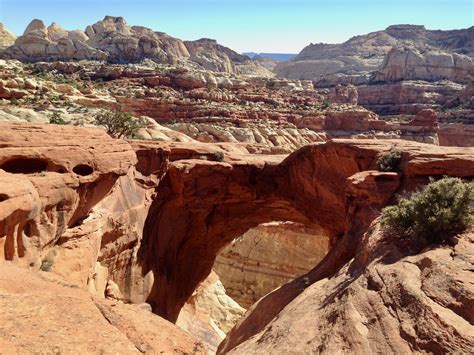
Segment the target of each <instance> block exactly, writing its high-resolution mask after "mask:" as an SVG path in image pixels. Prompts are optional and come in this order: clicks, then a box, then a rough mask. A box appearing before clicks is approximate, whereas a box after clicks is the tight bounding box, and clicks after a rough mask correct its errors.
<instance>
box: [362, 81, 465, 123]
mask: <svg viewBox="0 0 474 355" xmlns="http://www.w3.org/2000/svg"><path fill="white" fill-rule="evenodd" d="M463 89H464V85H462V84H458V83H453V82H449V81H448V82H435V83H428V82H424V81H419V80H417V81H413V80H408V81H401V82H397V83H379V84H376V85H361V86H358V87H357V92H358V104H359V105H361V106H363V107H366V108H367V109H369V110H372V111H374V112H377V113H378V114H380V115H400V114H411V115H413V114H416V113H417V112H418V111H419V110H422V109H426V108H432V109H440V108H442V107H443V106H444V105H446V104H447V103H448V102H450V101H452V100H455V99H456V98H457V97H458V96H459V94H460V93H461V92H462V91H463Z"/></svg>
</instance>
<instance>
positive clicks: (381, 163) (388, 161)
mask: <svg viewBox="0 0 474 355" xmlns="http://www.w3.org/2000/svg"><path fill="white" fill-rule="evenodd" d="M401 163H402V152H401V151H399V150H396V149H392V150H391V151H390V152H388V153H387V154H384V155H382V156H381V157H380V158H379V159H378V160H377V168H378V170H379V171H385V172H399V171H400V170H401V166H400V165H401Z"/></svg>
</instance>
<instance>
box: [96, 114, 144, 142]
mask: <svg viewBox="0 0 474 355" xmlns="http://www.w3.org/2000/svg"><path fill="white" fill-rule="evenodd" d="M94 123H95V124H96V125H98V126H103V127H105V129H106V130H107V133H108V134H109V135H110V136H112V137H114V138H123V137H129V138H133V137H134V136H136V135H137V134H138V130H139V129H140V128H143V127H145V126H146V120H145V119H143V118H135V117H133V116H132V115H131V114H130V113H128V112H118V111H108V110H104V111H102V112H99V113H98V114H97V115H96V116H95V120H94Z"/></svg>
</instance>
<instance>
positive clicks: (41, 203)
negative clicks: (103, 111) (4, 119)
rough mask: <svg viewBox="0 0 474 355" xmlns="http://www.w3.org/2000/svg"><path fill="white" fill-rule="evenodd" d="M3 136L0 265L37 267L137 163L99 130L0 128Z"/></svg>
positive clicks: (27, 126) (0, 142)
mask: <svg viewBox="0 0 474 355" xmlns="http://www.w3.org/2000/svg"><path fill="white" fill-rule="evenodd" d="M0 130H1V131H2V136H1V137H0V145H1V147H2V148H1V149H0V176H1V179H2V181H3V183H2V185H1V187H0V194H1V196H2V198H1V199H0V201H1V202H0V204H1V209H0V211H1V212H0V244H1V245H2V249H3V253H2V254H0V259H2V260H5V259H6V260H16V261H17V262H21V263H25V264H27V265H28V264H30V263H31V264H32V265H36V267H39V264H41V262H40V260H39V258H40V256H41V255H42V253H43V249H45V248H47V247H48V246H50V245H51V244H54V243H55V242H56V241H57V240H58V239H59V238H60V237H61V235H62V234H63V233H64V232H65V230H66V229H67V228H70V227H72V226H74V225H75V224H77V223H78V222H79V221H80V220H82V219H83V218H85V217H86V216H87V214H88V213H89V211H90V210H91V208H92V207H93V206H94V205H96V204H97V203H98V202H99V201H100V200H101V199H103V198H104V197H105V196H106V195H107V193H108V192H109V191H110V189H111V188H112V186H113V185H114V184H115V182H116V180H117V178H118V177H119V176H120V175H125V174H126V173H127V171H128V170H129V169H130V167H131V166H133V164H135V162H136V157H135V154H134V153H133V151H132V149H131V147H130V145H129V144H128V143H126V142H124V141H119V140H113V139H112V138H110V137H109V136H108V135H106V134H105V132H104V131H101V130H98V129H85V128H72V127H64V126H57V125H32V124H14V123H13V124H12V123H0ZM38 263H39V264H38Z"/></svg>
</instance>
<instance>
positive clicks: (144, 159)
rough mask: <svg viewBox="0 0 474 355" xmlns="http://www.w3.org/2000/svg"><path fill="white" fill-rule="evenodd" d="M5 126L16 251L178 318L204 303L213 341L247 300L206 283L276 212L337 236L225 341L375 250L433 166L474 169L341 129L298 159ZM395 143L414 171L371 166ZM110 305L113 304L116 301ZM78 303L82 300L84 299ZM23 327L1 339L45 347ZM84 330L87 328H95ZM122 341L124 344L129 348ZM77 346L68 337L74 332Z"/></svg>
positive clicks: (2, 175) (5, 207) (466, 156)
mask: <svg viewBox="0 0 474 355" xmlns="http://www.w3.org/2000/svg"><path fill="white" fill-rule="evenodd" d="M432 118H433V117H432V116H431V115H429V114H428V113H426V115H424V116H420V117H418V121H423V122H425V123H429V124H431V123H433V120H432ZM0 128H1V130H2V133H5V134H4V135H2V137H1V141H0V143H1V145H0V146H1V148H0V179H1V180H2V182H1V184H0V211H1V215H0V243H1V248H2V249H1V250H2V256H1V258H2V260H7V261H11V262H12V263H14V264H16V265H18V266H21V267H24V268H29V269H31V270H33V271H36V272H40V271H39V270H44V271H50V272H51V273H53V274H59V275H62V276H63V277H64V278H65V279H66V280H67V284H68V285H73V286H75V287H78V288H80V289H81V290H84V289H87V290H88V291H89V292H90V293H92V294H94V295H96V297H97V299H103V298H108V299H115V300H123V301H125V302H133V303H138V304H140V303H143V302H144V301H146V302H148V303H149V304H150V305H151V307H152V309H153V311H154V312H155V313H156V314H158V315H160V316H163V317H165V318H166V319H168V320H172V321H176V319H177V318H178V315H179V313H180V311H181V310H182V308H183V306H184V305H185V304H186V303H187V302H188V306H191V307H190V310H191V311H190V312H191V314H193V312H194V311H193V307H194V309H195V310H199V309H201V311H200V312H194V316H195V319H199V320H200V321H201V323H200V324H202V327H201V328H199V327H194V328H193V330H191V328H189V327H188V328H187V329H189V331H190V332H195V334H199V333H200V335H199V336H200V337H201V338H202V339H203V340H204V341H205V342H206V343H207V345H208V347H209V346H212V343H211V341H209V340H210V338H209V337H210V336H216V334H217V335H219V334H220V335H221V336H222V333H219V331H218V329H219V328H220V329H221V330H224V329H226V330H227V329H229V328H230V326H231V324H232V322H234V321H235V318H234V317H232V319H230V318H227V317H226V316H224V315H223V314H225V312H224V313H222V311H223V310H226V309H234V310H235V311H236V312H235V313H233V314H234V315H235V317H237V316H238V314H239V311H237V310H238V309H239V308H238V307H237V306H235V304H233V303H232V302H231V301H230V300H229V299H228V298H227V296H225V295H224V293H223V289H222V288H220V287H217V288H214V291H212V287H210V288H208V289H207V291H206V290H204V291H202V290H201V291H202V292H201V291H196V288H197V287H198V285H199V284H200V283H201V282H202V281H204V280H205V279H206V277H208V275H209V273H210V272H211V270H212V267H213V264H214V260H215V258H216V256H217V254H218V252H219V251H220V250H221V249H222V248H223V247H225V246H226V245H227V244H229V243H230V242H231V241H232V240H233V239H235V237H237V236H240V235H242V234H243V233H244V232H246V231H247V230H248V229H250V228H252V227H255V226H257V225H260V224H262V223H265V222H270V221H282V220H284V221H285V220H288V221H293V222H297V223H302V224H305V225H307V226H308V227H310V228H315V229H317V230H318V231H319V234H318V236H319V237H320V238H321V240H324V241H329V244H330V245H331V249H330V251H329V253H328V254H327V256H326V257H325V258H324V259H323V260H322V262H321V263H320V264H319V265H318V266H317V267H316V268H315V269H313V270H312V271H310V272H309V273H308V274H307V275H306V276H303V277H301V278H299V279H296V280H295V281H293V282H291V283H289V284H287V285H285V286H283V287H281V288H280V289H278V290H276V291H274V292H273V293H271V294H270V295H269V296H267V297H265V298H263V299H261V300H260V301H259V302H258V303H257V304H256V306H254V308H253V311H252V312H250V313H247V315H246V316H245V318H244V319H243V321H241V322H240V325H238V326H237V328H234V330H233V331H231V333H230V335H229V338H228V340H227V341H226V342H225V344H224V345H222V347H223V348H222V349H231V348H233V347H235V346H236V345H237V344H239V343H241V342H243V341H245V340H246V339H248V338H249V337H251V336H252V335H255V334H258V333H259V332H260V331H261V330H262V329H264V328H265V327H266V326H267V325H268V324H269V322H271V321H272V320H273V319H274V317H275V316H276V315H277V314H278V313H280V311H281V310H282V309H284V308H285V306H286V305H288V304H289V303H290V302H291V301H292V300H293V299H295V298H296V297H298V295H300V294H301V292H302V291H303V289H304V288H305V287H306V286H308V285H311V284H313V283H315V282H317V281H319V280H322V279H324V278H325V277H329V276H333V275H334V274H335V273H336V272H337V270H338V269H339V268H340V267H342V266H343V265H344V264H346V263H348V262H349V261H350V260H351V258H353V257H354V256H355V255H356V251H357V250H358V249H360V248H361V247H362V244H361V238H362V236H363V234H364V233H365V232H366V231H367V228H368V227H369V224H370V223H371V222H372V221H373V220H374V219H375V218H376V217H377V216H378V211H379V209H380V208H381V207H383V206H385V205H386V204H387V203H388V202H389V201H393V199H394V198H395V196H396V194H397V193H399V192H401V191H403V190H405V189H415V188H418V187H419V186H420V184H422V183H425V182H426V181H428V178H429V176H442V175H445V174H449V175H452V176H462V177H466V178H472V177H473V176H474V153H473V151H472V149H466V148H462V149H461V148H446V147H435V146H430V145H423V144H419V143H415V142H409V141H403V140H393V141H390V140H386V141H383V140H380V141H373V140H338V141H333V142H327V143H324V144H316V145H310V146H306V147H304V148H302V149H300V150H298V151H296V152H295V153H293V154H291V155H290V156H288V157H286V158H285V156H278V155H263V154H260V155H255V154H251V153H250V152H249V150H248V149H247V148H246V147H245V146H243V145H236V144H228V143H220V144H209V143H208V144H206V143H199V142H193V143H192V144H190V143H182V142H172V141H167V142H162V141H132V142H131V143H127V142H125V141H120V140H113V139H111V138H109V137H108V136H107V135H106V134H105V133H104V132H103V131H101V130H98V129H89V128H78V127H70V126H55V125H40V124H37V125H34V124H21V123H16V124H15V123H1V124H0ZM51 137H54V138H55V139H54V140H53V141H50V138H51ZM393 148H397V149H400V150H401V151H402V152H403V164H402V167H403V169H402V170H403V174H402V175H399V174H396V173H381V172H377V171H372V170H369V169H373V168H374V167H375V162H376V160H377V159H378V157H380V155H381V154H384V153H386V152H389V151H390V150H391V149H393ZM6 274H8V272H6ZM5 277H7V276H5ZM14 277H16V276H14ZM16 278H17V279H18V278H20V279H21V277H16ZM5 283H6V286H2V287H0V290H2V288H3V289H4V290H7V291H1V292H7V293H12V292H13V291H8V290H11V287H13V288H15V287H22V286H21V285H22V283H19V284H16V285H15V284H14V283H12V282H10V281H8V280H7V281H6V282H5ZM211 283H212V284H216V285H217V283H216V282H214V281H213V282H211ZM305 285H306V286H305ZM28 288H29V286H28V287H27V289H28ZM33 289H34V290H41V286H38V287H34V288H33ZM77 290H78V289H76V288H74V291H75V292H76V291H77ZM195 291H196V293H195V294H194V296H193V293H194V292H195ZM15 292H16V291H15ZM34 292H36V291H34ZM38 292H40V291H38ZM81 292H82V291H81ZM53 293H54V294H55V295H58V294H64V295H66V294H67V292H66V291H64V292H62V291H60V290H55V291H54V292H53ZM32 295H33V296H32V297H31V298H26V299H25V297H23V298H21V299H22V300H23V301H25V302H32V303H28V304H30V305H31V304H33V305H35V304H36V303H35V302H40V303H43V302H45V300H44V298H42V297H46V298H51V297H52V296H51V295H50V294H49V293H48V294H46V295H44V296H41V295H40V296H38V297H37V296H36V295H37V293H32ZM78 295H80V293H78ZM77 297H79V296H77ZM81 297H82V296H81ZM88 297H90V296H88ZM193 297H194V298H193ZM216 298H217V299H218V300H219V303H218V304H217V306H218V308H217V309H215V308H213V309H212V311H210V312H209V314H208V315H207V316H206V317H204V318H202V317H201V316H199V315H198V313H201V312H202V309H204V308H206V309H209V304H216V303H215V299H216ZM224 299H225V300H226V301H223V300H224ZM58 302H62V299H61V300H58ZM94 302H95V301H94ZM97 302H98V303H96V304H99V306H98V307H99V308H100V304H102V303H101V302H102V301H97ZM40 303H38V304H40ZM67 303H68V306H69V309H71V303H73V302H71V301H70V300H68V301H67ZM193 303H194V305H193ZM28 307H29V306H28ZM28 307H27V306H25V307H21V306H20V307H10V308H8V307H7V308H6V309H11V310H10V311H9V313H8V314H9V315H8V317H11V319H16V318H17V315H18V313H15V312H21V310H22V309H28V310H30V308H28ZM31 307H36V306H31ZM61 307H64V306H53V309H59V310H62V309H63V308H61ZM104 307H105V306H104ZM121 307H122V306H121V305H119V306H117V309H120V311H117V312H122V310H121ZM142 307H145V306H142ZM146 307H149V306H146ZM3 308H4V307H2V309H3ZM185 308H186V307H185ZM104 309H105V308H101V310H102V313H104V312H105V313H104V314H105V317H106V318H107V319H108V320H109V322H110V323H112V324H113V325H116V327H117V328H119V329H126V330H125V331H124V332H126V333H127V334H128V335H130V334H131V337H132V338H133V339H132V338H130V339H131V342H132V343H134V344H137V340H136V339H137V338H136V336H135V334H136V333H135V331H134V330H133V329H137V332H138V333H140V329H141V328H140V327H141V326H140V325H136V322H135V320H137V319H141V316H136V317H138V318H135V315H131V314H130V313H129V312H128V311H127V310H129V308H124V310H123V312H124V315H122V313H119V315H117V313H114V311H110V312H111V313H109V310H107V309H106V310H105V311H104ZM12 312H13V313H12ZM29 312H30V311H29ZM51 312H52V313H51V314H53V315H56V314H61V315H62V316H63V314H64V313H66V312H65V311H60V312H59V313H54V312H56V311H51ZM74 312H75V311H74ZM78 312H80V311H78ZM30 313H31V312H30ZM98 313H100V312H98ZM125 313H126V315H125ZM48 314H49V313H48ZM72 314H76V313H72ZM85 314H87V313H85ZM201 314H203V313H201ZM2 316H3V313H2ZM128 316H130V317H131V318H133V319H134V320H133V321H130V322H132V325H133V328H132V326H130V323H129V322H128V321H126V320H125V319H124V318H127V317H128ZM122 317H123V318H122ZM9 319H10V318H9ZM80 319H82V318H80ZM90 319H93V320H95V319H96V318H94V317H92V318H90ZM127 319H128V318H127ZM37 320H38V318H36V317H34V321H35V322H36V321H37ZM52 321H56V318H53V320H52ZM29 322H31V321H29ZM137 322H141V321H140V320H137ZM212 322H214V323H215V324H216V325H217V326H216V327H215V328H212ZM0 324H1V325H0V326H3V324H13V323H11V321H9V323H5V322H0ZM15 324H17V325H18V324H20V325H21V326H23V324H24V323H21V322H20V323H15ZM97 324H100V322H99V323H97ZM140 324H141V323H140ZM196 324H197V323H196ZM188 325H189V323H188ZM24 326H25V327H26V325H24ZM76 326H77V322H76ZM9 327H10V328H9V330H8V331H7V332H3V331H2V335H0V337H1V336H3V334H15V335H18V334H21V336H18V337H17V338H15V339H13V337H10V336H9V337H8V338H7V340H6V344H7V345H6V346H9V348H8V349H10V348H11V347H21V346H23V345H22V344H33V345H31V346H34V344H36V340H35V339H36V335H34V337H35V338H34V339H33V338H31V339H33V340H29V339H30V338H29V335H23V333H22V332H15V331H14V329H15V328H11V326H9ZM183 327H184V328H186V327H185V326H183ZM153 328H154V326H153ZM441 328H442V327H441ZM35 329H39V328H38V327H37V328H35ZM64 329H69V328H68V327H66V328H64ZM443 329H444V328H443ZM144 331H145V330H144ZM33 334H36V333H33ZM59 334H63V333H59ZM78 334H79V336H78V339H82V338H81V337H82V334H83V333H78ZM121 334H122V333H120V334H118V335H117V337H121V336H122V335H123V334H122V335H121ZM212 334H214V335H212ZM38 336H39V335H38ZM97 336H99V337H100V336H101V335H100V334H99V335H97ZM117 339H118V338H117ZM121 339H123V340H120V339H119V340H117V344H123V346H128V345H127V343H126V341H127V340H126V339H124V338H121ZM140 339H142V338H140ZM155 339H156V338H155ZM214 339H216V338H214ZM30 342H31V343H30ZM448 342H449V340H448ZM138 343H139V345H140V346H142V345H143V344H144V343H143V342H142V341H141V340H140V341H139V342H138ZM146 343H147V344H149V345H150V344H151V340H150V342H148V341H146ZM186 343H187V342H186ZM61 344H62V343H61ZM65 344H66V345H64V347H66V348H67V346H68V345H67V344H70V343H65ZM177 344H178V345H177V346H179V343H177ZM215 345H216V343H215V342H214V346H215ZM6 346H5V347H6ZM25 346H26V345H25ZM28 346H30V345H28ZM94 346H95V345H94ZM144 346H145V345H144ZM150 346H151V347H152V345H150ZM452 346H454V345H452ZM136 347H137V348H139V349H141V348H140V347H139V346H138V345H136ZM146 348H147V349H148V345H146ZM456 349H457V348H456ZM197 350H199V349H197ZM197 350H196V351H197ZM84 351H87V349H85V350H84ZM150 351H151V350H150Z"/></svg>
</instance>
